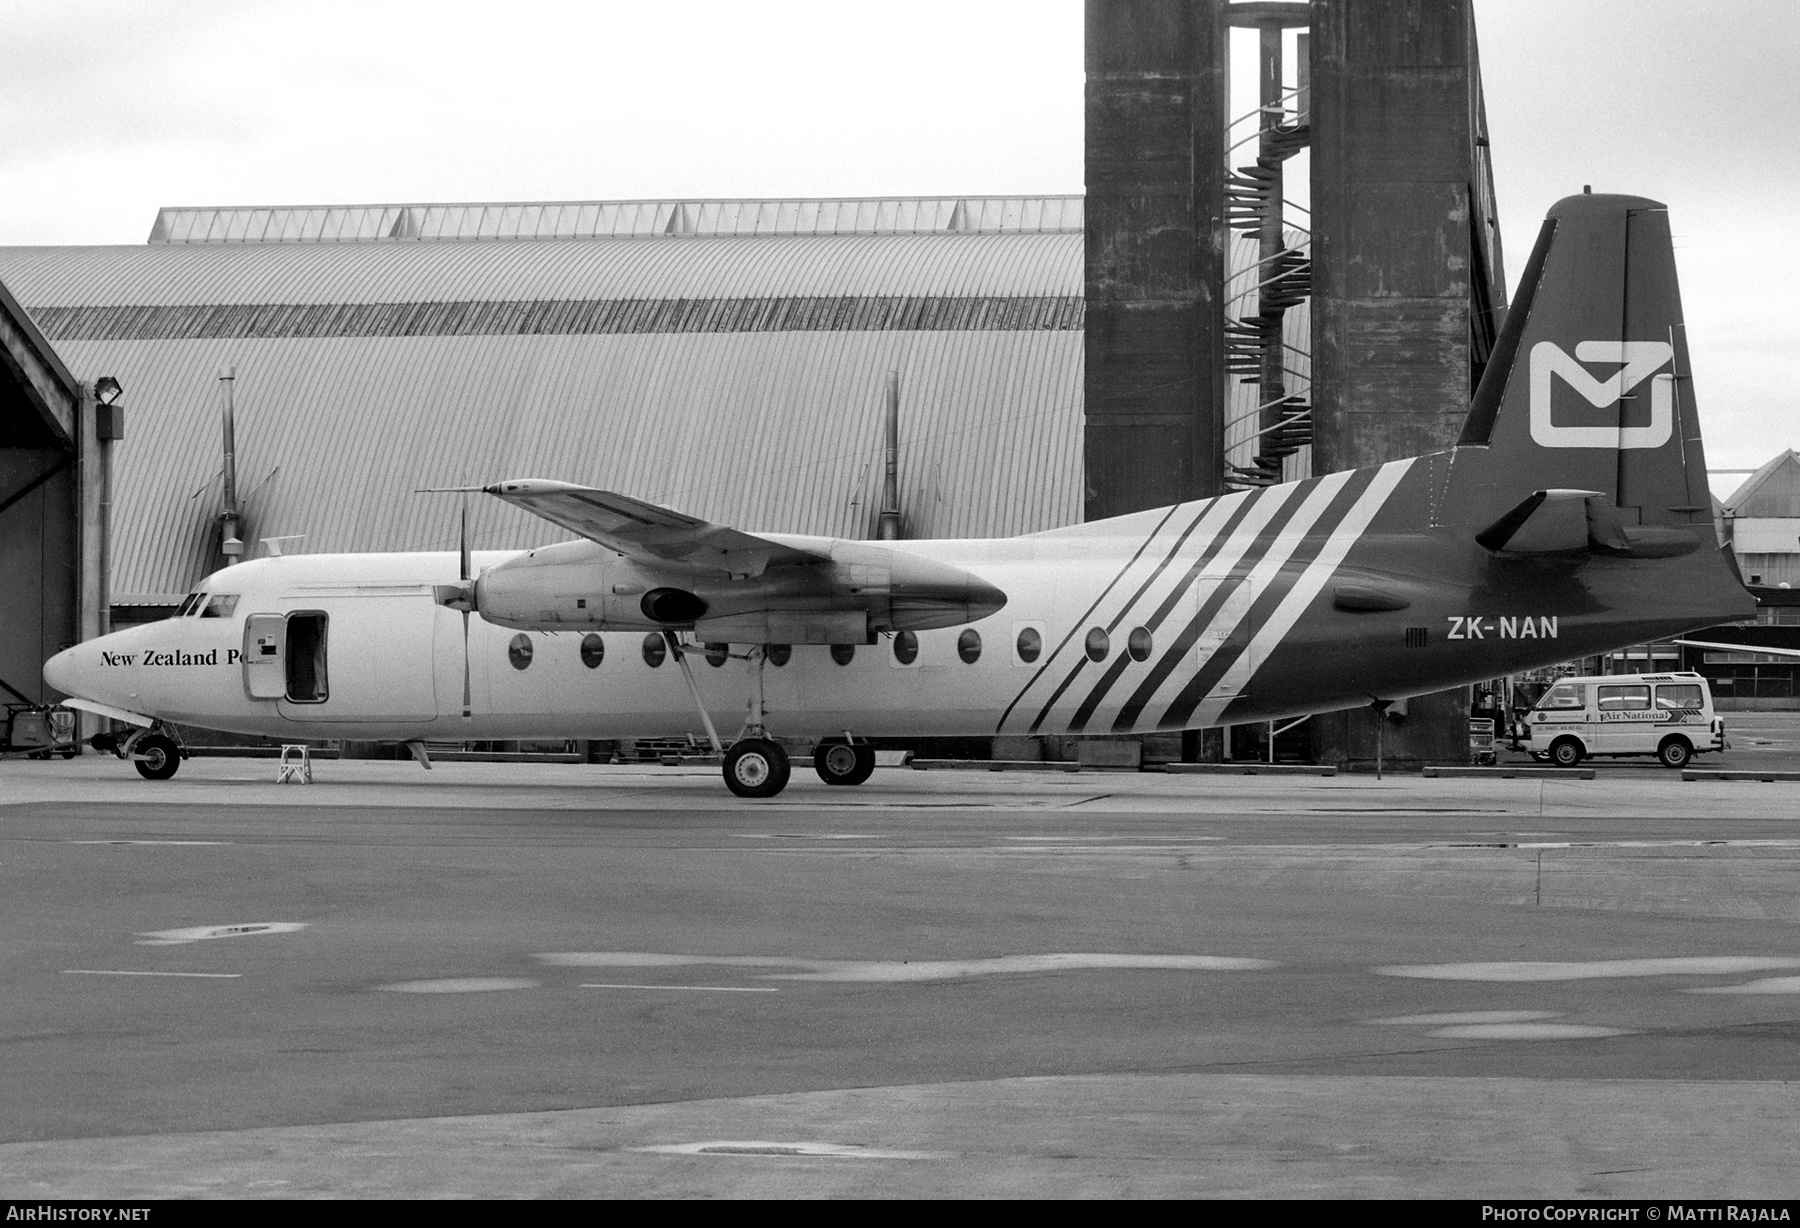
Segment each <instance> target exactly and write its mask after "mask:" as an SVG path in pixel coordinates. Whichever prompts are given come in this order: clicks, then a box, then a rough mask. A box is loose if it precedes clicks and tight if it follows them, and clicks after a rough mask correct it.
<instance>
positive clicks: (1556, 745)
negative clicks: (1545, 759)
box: [1550, 738, 1584, 768]
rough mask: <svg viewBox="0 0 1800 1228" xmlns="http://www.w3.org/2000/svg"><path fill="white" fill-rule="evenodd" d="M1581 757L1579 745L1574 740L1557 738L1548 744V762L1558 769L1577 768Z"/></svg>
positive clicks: (1582, 754)
mask: <svg viewBox="0 0 1800 1228" xmlns="http://www.w3.org/2000/svg"><path fill="white" fill-rule="evenodd" d="M1583 757H1584V752H1583V751H1582V749H1581V743H1579V742H1577V741H1576V740H1575V739H1574V738H1558V739H1556V741H1554V742H1552V743H1550V762H1551V763H1554V764H1555V765H1556V766H1557V767H1559V768H1572V767H1577V766H1579V765H1580V763H1581V760H1582V759H1583Z"/></svg>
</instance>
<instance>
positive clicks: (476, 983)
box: [374, 976, 538, 993]
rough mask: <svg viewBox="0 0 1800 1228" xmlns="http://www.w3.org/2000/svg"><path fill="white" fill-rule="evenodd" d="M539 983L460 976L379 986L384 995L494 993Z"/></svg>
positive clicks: (534, 986)
mask: <svg viewBox="0 0 1800 1228" xmlns="http://www.w3.org/2000/svg"><path fill="white" fill-rule="evenodd" d="M537 987H538V983H537V982H536V981H533V980H529V979H528V978H526V977H521V976H458V977H444V978H441V979H439V980H434V981H395V982H394V983H393V984H391V985H377V986H375V987H374V988H375V989H376V990H377V991H379V992H382V993H494V992H496V991H498V990H503V989H536V988H537Z"/></svg>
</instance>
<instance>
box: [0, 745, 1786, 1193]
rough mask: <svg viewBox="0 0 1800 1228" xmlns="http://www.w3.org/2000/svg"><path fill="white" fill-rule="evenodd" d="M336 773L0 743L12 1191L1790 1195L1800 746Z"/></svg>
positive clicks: (7, 1160)
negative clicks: (761, 796)
mask: <svg viewBox="0 0 1800 1228" xmlns="http://www.w3.org/2000/svg"><path fill="white" fill-rule="evenodd" d="M1756 719H1757V720H1758V722H1759V724H1758V726H1757V727H1758V728H1759V729H1761V730H1763V731H1764V732H1765V733H1766V734H1767V736H1766V738H1764V739H1763V740H1764V741H1766V742H1767V743H1768V745H1767V746H1765V747H1763V748H1760V751H1761V753H1766V754H1770V755H1776V754H1783V755H1785V754H1791V753H1793V751H1794V749H1795V743H1796V739H1795V738H1794V737H1793V736H1792V735H1793V734H1794V733H1795V732H1796V729H1797V726H1800V723H1797V722H1795V721H1794V720H1792V719H1791V718H1782V717H1760V716H1759V717H1758V718H1756ZM1735 727H1736V723H1735V722H1734V728H1735ZM1738 753H1740V752H1737V751H1734V752H1733V754H1738ZM1744 753H1758V751H1757V750H1755V749H1753V748H1749V747H1745V748H1744ZM1701 766H1706V764H1704V763H1702V764H1701ZM1719 766H1729V765H1727V764H1723V763H1721V764H1719ZM316 774H317V779H316V781H315V783H314V784H312V785H309V786H294V785H276V784H274V783H273V778H274V764H273V762H272V761H268V760H193V761H190V762H189V763H187V764H185V765H184V766H183V768H182V770H181V773H180V775H179V776H177V777H176V779H175V780H173V781H170V782H167V783H164V784H152V783H149V782H145V781H142V780H139V779H138V778H137V776H136V775H135V773H133V772H131V770H130V769H129V767H128V766H127V765H125V764H121V763H118V762H117V761H114V760H110V759H100V758H83V759H78V760H75V761H73V762H68V763H64V762H60V761H55V762H50V763H36V762H23V761H7V762H5V763H4V764H0V886H3V888H4V890H3V891H0V924H3V925H4V927H5V932H6V934H7V942H6V943H5V944H4V948H3V949H0V986H4V988H5V991H6V992H5V993H4V995H0V1040H3V1041H4V1043H5V1046H6V1054H7V1058H8V1060H7V1061H6V1062H5V1063H4V1064H0V1196H6V1197H11V1198H42V1197H99V1198H133V1197H171V1196H190V1195H194V1196H236V1197H244V1196H251V1197H254V1196H269V1197H295V1196H343V1195H363V1196H377V1195H396V1196H399V1195H406V1196H434V1195H445V1196H462V1195H480V1196H506V1197H511V1196H566V1197H595V1196H625V1195H633V1196H636V1195H652V1196H674V1195H692V1196H709V1195H742V1196H750V1195H778V1196H808V1195H846V1194H849V1195H895V1196H934V1195H963V1196H966V1195H1046V1194H1054V1195H1069V1196H1080V1195H1096V1196H1120V1195H1277V1196H1279V1195H1291V1196H1302V1195H1368V1196H1389V1197H1395V1196H1427V1195H1429V1196H1452V1197H1491V1198H1503V1197H1505V1198H1523V1197H1540V1196H1541V1197H1571V1196H1588V1197H1633V1198H1636V1197H1655V1198H1678V1197H1690V1198H1698V1197H1733V1196H1735V1197H1791V1196H1795V1195H1796V1194H1800V1170H1797V1169H1796V1166H1795V1164H1794V1162H1793V1154H1792V1153H1793V1147H1792V1142H1791V1140H1792V1138H1793V1137H1794V1133H1795V1128H1796V1126H1797V1125H1800V1043H1797V1042H1800V1010H1797V1009H1796V1008H1797V1007H1800V998H1797V997H1796V994H1800V931H1797V930H1796V923H1797V922H1800V894H1797V893H1796V892H1795V891H1794V885H1795V877H1794V872H1795V869H1796V865H1797V862H1800V805H1797V804H1796V803H1800V785H1792V784H1758V783H1747V782H1745V783H1731V784H1718V783H1702V782H1692V783H1684V782H1682V781H1680V779H1679V777H1678V775H1677V774H1676V773H1672V772H1666V771H1662V770H1660V769H1656V770H1649V769H1638V768H1620V769H1609V768H1607V767H1605V766H1603V767H1602V771H1601V775H1600V778H1599V779H1596V780H1593V781H1576V780H1556V779H1552V780H1538V779H1531V780H1510V781H1503V780H1464V779H1457V780H1423V779H1420V778H1418V777H1410V778H1405V777H1402V778H1395V777H1389V778H1388V779H1385V780H1382V781H1376V780H1373V779H1371V778H1366V777H1360V776H1357V777H1338V778H1333V779H1320V778H1283V777H1163V776H1156V775H1149V774H1143V775H1139V774H1130V773H1082V774H1080V775H1061V774H1010V773H1009V774H1000V773H985V772H954V773H953V772H943V773H921V772H909V771H901V770H883V771H880V772H878V773H877V774H876V776H875V777H874V779H873V780H871V781H870V782H869V783H868V784H867V785H865V786H862V787H860V788H857V789H833V788H827V787H826V786H824V785H823V784H822V783H820V782H818V781H817V780H816V779H814V778H813V777H812V775H811V773H810V771H799V770H797V771H796V772H795V776H794V784H793V785H792V786H791V787H790V788H789V790H788V792H787V793H785V794H784V795H782V797H780V798H778V799H775V800H774V801H772V802H763V803H751V802H742V801H739V800H737V799H735V798H733V797H731V795H730V794H728V793H727V792H726V791H725V789H724V787H723V784H722V783H721V782H720V781H719V780H718V778H717V775H716V771H714V770H700V769H664V768H650V769H641V770H640V769H626V768H594V767H580V766H549V767H540V766H526V765H513V764H440V765H438V767H437V768H436V770H434V771H432V772H430V773H426V772H423V771H421V770H420V769H419V768H418V767H417V766H416V765H413V764H410V763H373V762H322V763H320V764H318V765H317V768H316Z"/></svg>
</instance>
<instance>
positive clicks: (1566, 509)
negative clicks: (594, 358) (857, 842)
mask: <svg viewBox="0 0 1800 1228" xmlns="http://www.w3.org/2000/svg"><path fill="white" fill-rule="evenodd" d="M484 489H485V490H486V492H487V493H488V494H490V495H492V496H494V497H496V498H499V499H503V500H505V501H507V502H509V503H512V504H515V505H517V506H519V507H522V508H525V509H526V510H528V511H531V512H533V513H535V514H537V515H539V516H541V517H543V518H544V519H546V520H548V521H550V522H551V523H553V524H555V525H557V526H559V527H561V528H563V529H566V530H568V531H570V532H573V533H575V534H578V535H579V540H575V541H569V542H563V543H561V544H559V545H551V546H544V547H541V548H539V549H536V550H528V551H523V552H518V553H504V554H502V553H485V552H484V553H481V554H475V555H471V554H470V552H469V551H468V548H467V545H466V540H467V538H466V533H465V546H464V548H463V550H462V552H461V553H460V556H459V554H457V553H436V554H337V555H324V554H316V555H301V556H297V557H285V558H266V559H260V560H257V561H255V562H250V563H245V564H242V565H239V566H236V567H232V568H229V569H227V570H224V571H219V572H216V573H214V574H213V575H212V576H210V577H209V578H208V579H207V580H205V581H204V582H203V583H202V584H201V586H200V588H199V589H198V591H196V592H195V593H194V594H192V595H191V596H190V597H189V599H188V601H187V602H186V603H185V604H184V605H183V607H182V608H181V610H180V611H178V613H177V615H176V616H175V617H174V618H171V619H169V620H167V621H164V622H159V623H154V624H150V625H146V626H141V627H133V628H131V629H128V630H124V631H120V632H117V633H115V634H113V635H108V636H104V637H102V638H100V639H97V640H92V641H89V642H87V643H83V644H80V645H77V646H76V647H74V648H71V649H69V650H67V651H65V652H62V653H59V654H58V655H57V656H56V657H54V658H53V659H52V660H51V661H50V662H49V663H48V664H47V665H46V666H45V668H44V676H45V678H46V680H47V681H48V682H49V683H50V685H51V686H53V687H55V688H56V689H58V690H60V691H62V692H64V693H66V694H68V695H69V696H71V697H72V698H71V699H70V700H69V703H70V704H71V706H75V707H82V708H86V709H88V710H89V711H93V712H98V713H102V714H104V715H107V716H110V717H113V718H116V719H118V720H120V721H124V722H127V723H129V724H130V725H132V726H133V727H134V728H133V731H132V732H131V733H130V735H129V736H124V735H121V736H119V737H118V738H117V739H115V749H116V750H117V752H118V753H119V754H121V755H122V756H127V757H130V758H132V759H133V760H135V761H136V762H137V767H138V770H139V771H140V772H142V773H143V774H144V775H146V776H149V777H152V778H165V777H167V776H170V775H172V774H173V773H174V771H175V769H176V767H177V766H178V765H179V762H180V757H181V755H182V754H183V753H184V752H183V750H182V749H181V747H180V745H179V742H178V740H177V738H176V735H175V730H174V726H175V725H177V724H183V725H197V726H202V727H206V728H211V729H224V730H234V731H238V732H242V733H251V734H263V735H268V736H273V737H282V738H356V739H364V740H377V741H381V740H392V741H396V742H410V743H413V744H414V751H415V753H416V754H418V755H419V756H420V757H421V758H423V749H424V748H423V740H424V739H427V738H433V739H447V740H465V739H476V738H484V739H485V738H543V737H551V738H556V737H612V736H622V735H628V734H645V733H655V732H664V731H668V732H674V731H685V730H688V729H692V728H693V727H694V722H695V720H696V718H698V720H699V722H700V723H701V724H702V725H704V726H705V727H706V728H707V730H708V733H709V735H710V736H712V737H713V739H714V744H715V746H718V745H720V739H719V738H718V736H717V734H716V732H714V730H715V724H714V720H713V718H714V716H715V715H716V716H717V717H718V718H719V720H720V723H721V724H723V725H724V727H725V728H726V729H727V730H728V731H730V730H731V729H732V728H733V727H735V726H737V724H738V722H739V720H740V719H741V721H742V727H741V730H739V731H738V732H737V735H736V737H735V738H734V739H733V740H731V742H730V743H729V749H728V750H727V752H726V754H725V769H724V770H725V782H726V784H727V785H728V786H729V787H730V788H731V789H732V790H733V791H734V792H736V793H738V794H740V795H743V796H746V797H771V796H773V795H775V794H776V793H779V792H780V791H781V790H782V788H783V787H784V786H785V785H786V784H787V781H788V776H789V761H788V757H787V753H786V751H785V750H784V749H783V747H782V744H781V742H780V741H777V740H776V739H777V737H780V738H782V739H787V740H790V741H791V740H804V741H806V742H809V743H812V744H814V745H815V746H816V748H817V749H816V750H815V753H814V766H815V767H816V768H817V770H818V772H819V774H820V775H821V776H822V777H823V778H824V779H825V780H826V781H828V782H830V783H833V784H857V783H860V782H861V781H863V780H865V779H866V778H867V777H868V775H869V772H870V769H871V768H872V767H873V765H874V753H873V751H872V750H871V749H870V748H869V747H868V746H867V745H866V743H865V742H864V741H863V739H865V738H867V737H870V736H885V737H904V736H930V735H995V734H1036V733H1044V734H1087V735H1096V734H1131V733H1146V732H1149V731H1152V730H1179V729H1199V728H1204V727H1207V726H1214V725H1222V724H1231V723H1238V722H1248V721H1265V720H1271V719H1284V718H1289V717H1295V716H1300V715H1303V714H1307V713H1315V712H1326V711H1331V710H1334V709H1340V708H1348V707H1354V706H1361V705H1366V704H1369V703H1371V702H1376V703H1379V702H1380V701H1383V700H1398V699H1401V698H1403V697H1406V696H1410V695H1418V694H1423V693H1426V692H1430V691H1436V690H1441V689H1443V688H1445V687H1450V686H1455V685H1458V684H1464V683H1469V682H1472V681H1477V680H1480V679H1485V678H1494V677H1498V676H1500V675H1503V674H1508V673H1512V672H1515V671H1519V670H1523V669H1529V668H1532V667H1537V666H1546V665H1550V664H1553V663H1555V662H1558V661H1565V660H1568V659H1569V658H1571V657H1578V656H1583V655H1587V654H1591V653H1596V652H1600V651H1604V650H1607V649H1611V648H1615V647H1617V646H1619V645H1621V644H1631V643H1641V642H1644V641H1646V640H1651V639H1657V638H1662V637H1666V636H1673V635H1678V634H1680V633H1682V632H1685V631H1688V630H1691V629H1694V628H1697V627H1702V626H1707V625H1709V624H1714V623H1718V622H1722V621H1727V620H1731V619H1737V618H1743V617H1746V616H1748V615H1749V614H1750V613H1751V612H1752V611H1753V609H1754V602H1753V601H1752V599H1751V598H1750V596H1749V594H1748V593H1747V592H1746V591H1745V589H1744V587H1743V585H1742V583H1741V581H1740V580H1739V577H1738V574H1737V570H1736V568H1735V566H1734V565H1733V563H1732V562H1731V560H1730V556H1729V555H1728V554H1726V553H1724V552H1722V551H1721V550H1720V549H1719V546H1718V543H1717V541H1716V538H1715V535H1714V530H1713V525H1712V514H1711V499H1710V495H1709V491H1708V488H1707V482H1706V461H1705V458H1704V456H1703V454H1702V452H1701V445H1700V426H1699V421H1698V418H1697V416H1696V414H1695V409H1694V397H1693V388H1692V382H1691V380H1690V377H1689V370H1688V354H1687V343H1686V338H1685V334H1684V329H1683V325H1682V318H1681V301H1680V294H1679V292H1678V290H1677V286H1676V279H1675V264H1674V254H1673V251H1672V249H1671V246H1670V242H1669V224H1668V213H1667V210H1666V209H1665V207H1664V206H1662V205H1660V204H1658V203H1656V202H1655V201H1650V200H1643V199H1640V198H1636V197H1629V196H1592V195H1583V196H1572V197H1569V198H1567V199H1565V200H1563V201H1561V202H1559V203H1558V204H1557V205H1556V206H1555V207H1554V208H1552V209H1551V211H1550V214H1549V217H1548V218H1547V220H1546V221H1545V223H1544V227H1543V230H1542V232H1541V233H1540V235H1539V237H1538V241H1537V246H1536V249H1535V250H1534V251H1533V253H1532V256H1531V262H1530V264H1529V266H1528V267H1527V269H1526V271H1525V276H1524V279H1523V281H1522V283H1521V285H1520V288H1519V292H1518V295H1517V300H1516V301H1515V303H1514V304H1513V307H1512V309H1511V311H1510V312H1508V314H1507V317H1506V322H1505V327H1504V328H1503V330H1502V332H1501V335H1500V338H1499V341H1498V343H1497V345H1496V348H1495V351H1494V354H1493V357H1492V360H1491V361H1490V363H1489V364H1488V367H1487V369H1486V372H1485V374H1484V376H1483V378H1482V381H1481V385H1480V388H1479V389H1478V390H1477V392H1476V394H1475V398H1474V401H1473V403H1472V405H1471V407H1470V410H1469V415H1468V420H1467V422H1466V424H1465V425H1464V427H1463V431H1462V436H1461V438H1460V439H1459V440H1458V441H1457V444H1456V446H1455V447H1453V448H1451V449H1450V450H1449V451H1445V452H1438V453H1433V454H1431V455H1427V456H1420V457H1415V458H1413V459H1410V460H1401V461H1394V462H1392V463H1389V464H1385V465H1377V466H1373V467H1371V468H1367V469H1357V470H1352V471H1350V472H1346V473H1333V474H1329V475H1326V476H1324V477H1315V478H1308V479H1306V480H1304V481H1299V482H1292V483H1288V484H1285V485H1280V486H1272V487H1267V488H1263V489H1258V490H1251V491H1244V492H1240V493H1236V494H1230V495H1225V496H1222V497H1220V498H1216V499H1205V500H1200V501H1198V502H1193V503H1183V504H1179V505H1177V506H1175V507H1165V508H1158V509H1155V510H1152V511H1146V512H1137V513H1134V514H1131V515H1128V516H1119V517H1116V518H1113V519H1110V520H1101V521H1095V522H1092V523H1088V524H1082V525H1076V526H1072V527H1070V528H1065V529H1056V530H1052V531H1050V532H1045V533H1034V534H1030V535H1028V536H1025V537H1015V538H1006V539H1000V540H959V541H883V542H879V543H875V542H853V541H840V540H834V539H830V538H819V537H798V536H791V535H787V534H777V533H746V532H740V531H738V530H736V529H731V528H726V527H723V526H720V525H714V524H709V523H707V522H705V521H701V520H696V519H694V518H692V517H688V516H684V515H680V514H678V513H675V512H672V511H670V510H668V509H666V508H662V507H658V506H655V505H653V504H649V503H644V502H640V501H638V500H635V499H631V498H627V497H625V496H622V495H617V494H612V493H609V492H606V491H600V490H592V489H588V488H585V487H579V486H572V485H568V484H565V483H560V482H550V481H509V482H501V483H498V484H496V485H492V486H487V487H485V488H484ZM695 658H698V659H699V661H700V664H699V665H698V667H697V668H696V663H695Z"/></svg>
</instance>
